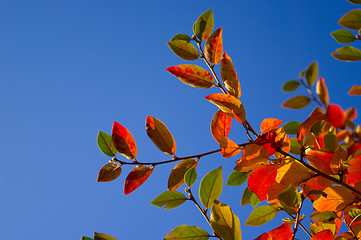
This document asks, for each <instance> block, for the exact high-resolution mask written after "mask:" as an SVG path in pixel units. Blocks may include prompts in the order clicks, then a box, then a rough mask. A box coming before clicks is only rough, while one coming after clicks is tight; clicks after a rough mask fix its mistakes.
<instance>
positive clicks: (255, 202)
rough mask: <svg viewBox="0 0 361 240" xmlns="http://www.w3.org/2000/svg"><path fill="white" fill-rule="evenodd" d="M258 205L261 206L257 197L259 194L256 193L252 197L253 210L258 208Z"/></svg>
mask: <svg viewBox="0 0 361 240" xmlns="http://www.w3.org/2000/svg"><path fill="white" fill-rule="evenodd" d="M258 204H260V200H259V197H258V196H257V194H255V193H252V196H251V205H252V207H253V208H255V207H257V206H258Z"/></svg>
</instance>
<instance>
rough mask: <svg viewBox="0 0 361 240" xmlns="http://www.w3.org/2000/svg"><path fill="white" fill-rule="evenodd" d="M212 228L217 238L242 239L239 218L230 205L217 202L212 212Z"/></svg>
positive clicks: (225, 239)
mask: <svg viewBox="0 0 361 240" xmlns="http://www.w3.org/2000/svg"><path fill="white" fill-rule="evenodd" d="M211 226H212V228H213V230H214V232H215V233H216V234H217V236H219V237H220V238H222V239H224V240H241V239H242V237H241V228H240V222H239V219H238V217H237V216H236V215H235V214H234V213H233V212H232V210H231V208H230V207H229V206H228V205H226V204H224V203H221V202H219V201H217V200H215V201H214V204H213V207H212V210H211Z"/></svg>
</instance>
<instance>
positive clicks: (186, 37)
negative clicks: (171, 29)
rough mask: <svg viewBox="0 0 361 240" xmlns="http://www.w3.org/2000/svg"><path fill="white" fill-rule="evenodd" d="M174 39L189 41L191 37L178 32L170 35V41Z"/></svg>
mask: <svg viewBox="0 0 361 240" xmlns="http://www.w3.org/2000/svg"><path fill="white" fill-rule="evenodd" d="M175 40H183V41H186V42H190V41H191V40H192V39H191V37H190V36H188V35H187V34H184V33H179V34H177V35H175V36H174V37H172V39H171V40H170V41H175Z"/></svg>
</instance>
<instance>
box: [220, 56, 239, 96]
mask: <svg viewBox="0 0 361 240" xmlns="http://www.w3.org/2000/svg"><path fill="white" fill-rule="evenodd" d="M221 77H222V81H223V83H224V86H225V87H226V89H227V91H228V92H229V94H231V95H232V96H234V97H236V98H239V97H240V96H241V93H242V92H241V85H240V83H239V80H238V75H237V72H236V70H235V69H234V66H233V63H232V59H231V58H230V57H229V56H228V55H227V53H226V52H224V53H223V56H222V58H221Z"/></svg>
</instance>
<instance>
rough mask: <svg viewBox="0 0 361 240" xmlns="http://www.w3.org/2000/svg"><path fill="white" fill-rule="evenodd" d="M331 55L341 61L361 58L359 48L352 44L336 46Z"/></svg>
mask: <svg viewBox="0 0 361 240" xmlns="http://www.w3.org/2000/svg"><path fill="white" fill-rule="evenodd" d="M335 51H336V52H333V53H332V54H331V55H332V57H334V58H336V59H338V60H341V61H347V62H352V61H360V60H361V50H359V49H357V48H354V47H352V46H345V47H342V48H338V49H336V50H335Z"/></svg>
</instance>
